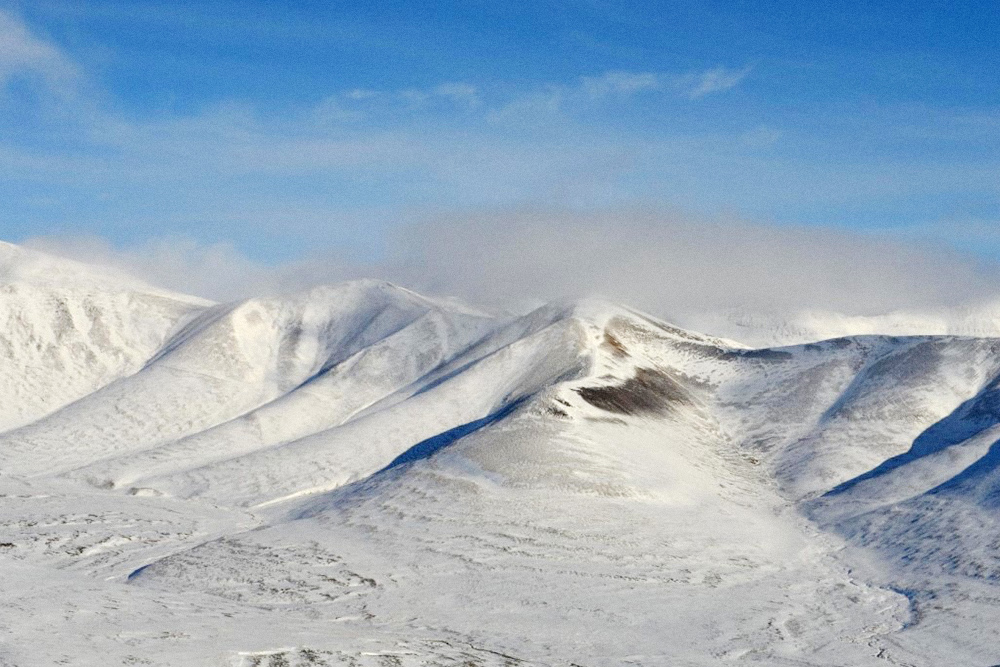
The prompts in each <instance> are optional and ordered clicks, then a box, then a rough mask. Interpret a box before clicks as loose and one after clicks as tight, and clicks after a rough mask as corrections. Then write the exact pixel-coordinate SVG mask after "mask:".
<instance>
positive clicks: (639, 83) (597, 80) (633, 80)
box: [581, 72, 662, 99]
mask: <svg viewBox="0 0 1000 667" xmlns="http://www.w3.org/2000/svg"><path fill="white" fill-rule="evenodd" d="M581 81H582V87H583V90H584V92H586V93H587V94H588V95H589V96H590V97H592V98H595V99H596V98H601V97H607V96H608V95H615V94H618V95H631V94H634V93H638V92H641V91H644V90H657V89H659V88H660V87H661V86H662V77H661V75H659V74H655V73H653V72H607V73H605V74H603V75H602V76H585V77H583V78H582V79H581Z"/></svg>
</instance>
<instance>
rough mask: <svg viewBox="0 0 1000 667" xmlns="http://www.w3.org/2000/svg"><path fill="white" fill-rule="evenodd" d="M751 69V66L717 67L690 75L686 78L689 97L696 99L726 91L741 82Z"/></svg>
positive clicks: (685, 82) (685, 86)
mask: <svg viewBox="0 0 1000 667" xmlns="http://www.w3.org/2000/svg"><path fill="white" fill-rule="evenodd" d="M750 69H751V68H750V67H744V68H743V69H739V70H736V69H729V68H726V67H716V68H714V69H710V70H706V71H704V72H701V73H700V74H693V75H689V76H688V77H685V78H684V88H686V93H685V94H686V95H687V97H688V98H689V99H692V100H696V99H698V98H699V97H704V96H705V95H711V94H712V93H721V92H725V91H727V90H730V89H731V88H734V87H735V86H736V85H737V84H739V83H740V82H741V81H742V80H743V79H744V78H745V77H746V75H747V74H749V73H750Z"/></svg>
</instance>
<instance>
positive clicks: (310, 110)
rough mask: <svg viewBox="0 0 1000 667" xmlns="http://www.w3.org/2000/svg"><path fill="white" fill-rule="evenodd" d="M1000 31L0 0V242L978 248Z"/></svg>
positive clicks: (997, 19) (869, 10)
mask: <svg viewBox="0 0 1000 667" xmlns="http://www.w3.org/2000/svg"><path fill="white" fill-rule="evenodd" d="M998 35H1000V5H997V4H996V3H988V2H965V3H962V2H951V3H946V2H926V1H919V2H911V3H905V4H904V3H897V2H824V3H803V2H739V1H733V2H710V1H705V0H701V1H691V2H616V1H614V0H589V1H580V2H573V1H564V2H558V3H557V2H546V1H538V2H533V3H524V2H516V3H515V2H503V1H496V0H494V1H492V2H478V1H466V2H447V1H439V2H434V3H415V2H383V3H368V2H365V3H356V2H301V1H300V2H294V3H293V2H276V1H273V0H270V1H267V2H265V1H263V0H239V1H235V0H225V1H214V2H213V1H207V2H199V3H189V2H183V3H182V2H143V1H142V0H139V1H135V2H109V1H101V0H80V1H71V0H31V1H30V2H27V1H18V0H6V1H4V0H0V198H2V201H3V202H4V204H3V206H2V207H0V237H3V238H5V239H7V240H12V241H15V242H17V241H21V240H24V239H28V238H31V237H37V236H51V235H84V236H88V235H93V236H98V237H101V238H104V239H107V240H108V241H109V242H110V243H112V244H113V245H116V246H123V247H127V246H130V245H138V244H143V243H148V242H150V240H153V239H160V238H164V237H167V238H170V237H182V238H186V239H191V240H193V241H195V242H197V243H203V244H214V243H227V244H231V245H232V246H233V247H234V248H236V249H237V250H238V251H239V252H242V253H244V254H246V255H247V256H248V257H251V258H253V259H255V260H257V261H263V262H283V261H290V260H294V259H296V258H299V257H302V256H303V255H306V254H310V253H311V254H316V253H317V252H322V251H323V250H324V249H335V250H337V251H338V252H341V253H343V252H347V253H350V254H354V255H357V256H360V257H364V256H378V255H379V254H380V253H383V252H384V251H385V248H386V245H387V244H388V243H390V242H391V239H392V238H393V235H394V234H395V233H396V232H397V230H398V229H400V228H401V227H403V226H406V225H408V224H411V223H412V222H413V221H415V220H427V219H431V218H440V217H442V216H446V217H449V219H452V220H454V223H453V224H455V225H461V224H463V223H462V219H463V216H465V217H467V218H475V217H476V216H482V215H489V216H493V215H495V214H498V213H499V214H502V213H503V212H504V211H525V210H530V211H538V210H542V211H558V212H559V215H560V216H564V215H565V214H566V213H567V212H569V213H573V212H578V213H580V214H581V215H586V214H589V213H591V212H594V211H597V212H601V211H604V212H608V214H609V215H612V217H614V219H615V220H619V221H620V220H622V219H623V218H622V212H627V211H630V210H642V211H650V210H655V211H668V212H670V214H671V215H673V216H677V215H680V216H687V217H690V218H691V219H705V220H717V219H721V218H738V219H741V220H748V221H751V222H756V223H759V224H763V225H777V226H779V227H780V226H783V225H787V226H807V227H819V228H824V229H829V228H833V229H846V230H852V231H854V232H858V233H878V234H881V235H883V236H884V235H889V236H891V237H894V238H900V239H911V240H915V241H918V242H921V243H925V244H940V245H942V246H954V247H958V248H963V249H968V250H973V251H975V252H979V253H982V254H983V255H985V256H987V257H991V258H995V257H998V256H1000V236H998V235H997V233H996V232H995V227H996V226H997V223H1000V99H998V97H1000V43H998V42H1000V37H998ZM560 219H561V220H565V218H564V217H562V218H560Z"/></svg>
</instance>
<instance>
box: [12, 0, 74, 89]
mask: <svg viewBox="0 0 1000 667" xmlns="http://www.w3.org/2000/svg"><path fill="white" fill-rule="evenodd" d="M26 74H28V75H36V76H39V77H41V78H42V79H43V80H44V81H45V83H46V84H48V85H49V86H50V87H51V88H53V89H55V90H56V92H63V93H65V92H66V88H67V86H70V85H72V84H73V82H74V81H75V80H76V79H77V78H78V76H79V70H78V68H77V66H76V65H75V64H74V63H73V62H72V61H71V60H70V59H69V58H68V57H67V56H66V55H65V54H63V53H62V52H61V51H60V50H59V49H58V48H57V47H56V46H55V45H54V44H52V43H51V42H48V41H45V40H44V39H41V38H39V37H38V36H36V35H34V34H33V33H32V32H31V31H30V30H29V29H28V27H27V26H26V25H25V24H24V22H23V21H21V20H20V19H19V18H17V17H16V16H14V15H13V14H11V13H9V12H6V11H4V10H2V9H0V85H4V84H5V83H6V82H7V81H9V80H10V79H11V78H12V77H14V76H18V75H26Z"/></svg>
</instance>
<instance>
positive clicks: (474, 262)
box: [29, 209, 1000, 324]
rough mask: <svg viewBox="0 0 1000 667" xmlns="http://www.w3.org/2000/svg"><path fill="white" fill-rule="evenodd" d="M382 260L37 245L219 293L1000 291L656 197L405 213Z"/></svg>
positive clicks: (932, 303)
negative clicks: (623, 203) (281, 259)
mask: <svg viewBox="0 0 1000 667" xmlns="http://www.w3.org/2000/svg"><path fill="white" fill-rule="evenodd" d="M392 239H393V241H392V245H391V246H390V251H389V252H388V253H387V254H386V255H385V256H384V257H382V258H381V259H379V260H377V261H370V262H359V261H357V260H356V259H354V260H352V259H350V258H349V257H347V256H346V255H344V254H342V253H336V252H332V251H330V250H321V251H317V252H316V253H314V254H312V255H311V256H306V257H304V258H302V259H298V260H295V261H291V262H287V263H284V264H278V265H273V264H272V265H268V264H263V263H260V262H256V261H253V260H250V259H248V258H247V257H246V256H244V255H243V254H242V253H240V252H239V251H238V250H236V249H235V248H234V247H233V246H231V245H228V244H199V243H197V242H194V241H191V240H187V239H177V238H169V239H157V240H153V241H149V242H147V243H145V244H140V245H137V246H133V247H130V248H124V249H123V248H115V247H113V246H111V245H110V244H108V243H107V242H105V241H102V240H100V239H94V238H78V237H77V238H73V237H49V238H40V239H34V240H32V241H30V242H29V245H31V246H33V247H36V248H40V249H44V250H48V251H50V252H55V253H57V254H63V255H67V256H70V257H73V258H76V259H81V260H84V261H98V262H101V263H105V264H111V265H114V266H117V267H119V268H124V269H126V270H128V271H130V272H133V273H136V274H138V275H140V276H141V277H143V278H145V279H146V280H148V281H150V282H152V283H154V284H158V285H161V286H165V287H170V288H173V289H177V290H180V291H184V292H189V293H196V294H198V295H200V296H206V297H209V298H215V299H224V300H225V299H234V298H239V297H246V296H252V295H257V294H261V293H273V292H281V291H289V290H295V289H302V288H306V287H309V286H312V285H315V284H321V283H327V282H335V281H339V280H344V279H348V278H355V277H375V278H382V279H388V280H392V281H394V282H397V283H399V284H402V285H405V286H407V287H411V288H414V289H416V290H418V291H421V292H425V293H430V294H437V295H441V296H451V297H458V298H461V299H463V300H465V301H467V302H469V303H472V304H475V305H480V306H486V307H492V308H496V309H510V310H523V309H526V308H530V307H533V306H534V305H537V304H539V303H541V302H543V301H548V300H552V299H560V298H574V297H584V296H598V297H603V298H606V299H609V300H612V301H615V302H620V303H624V304H627V305H632V306H634V307H638V308H641V309H643V310H645V311H647V312H650V313H652V314H654V315H658V316H660V317H663V318H666V319H668V320H673V321H676V322H678V323H680V324H684V323H686V322H700V321H711V318H705V317H703V316H705V315H706V314H712V313H719V312H726V311H729V310H732V309H737V310H740V311H743V312H752V313H753V312H757V313H760V312H765V313H768V314H772V315H778V316H780V315H781V314H789V315H791V314H794V313H797V312H800V311H802V310H804V309H811V310H827V311H832V312H839V313H843V314H846V315H859V316H864V315H880V314H885V313H889V312H893V311H898V310H910V311H915V312H942V311H944V310H945V309H948V308H952V307H960V306H964V307H967V308H974V307H978V306H981V305H984V304H990V303H995V302H996V294H997V293H998V290H1000V266H998V265H996V264H991V265H989V266H985V267H984V266H983V265H982V264H981V263H980V262H978V261H976V260H975V259H973V258H972V257H971V256H969V255H963V254H961V253H958V252H954V251H945V250H942V249H941V248H940V247H928V246H923V245H920V244H919V243H910V242H908V241H906V240H901V239H898V238H895V239H894V238H891V237H887V236H882V237H873V236H871V235H863V234H858V233H852V232H849V231H836V230H830V229H820V228H809V227H787V226H779V225H773V224H760V223H750V222H746V221H742V220H737V219H725V218H715V219H691V218H689V217H685V216H680V215H675V214H670V213H664V212H656V211H643V210H637V209H634V210H630V211H626V210H617V211H607V212H603V213H590V214H581V213H578V212H572V211H566V210H562V211H559V210H551V211H505V212H498V211H494V212H489V213H480V214H466V215H441V216H436V217H431V218H425V219H423V220H421V221H415V222H411V223H409V224H407V225H404V226H402V227H398V228H396V229H395V231H394V232H393V236H392Z"/></svg>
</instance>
